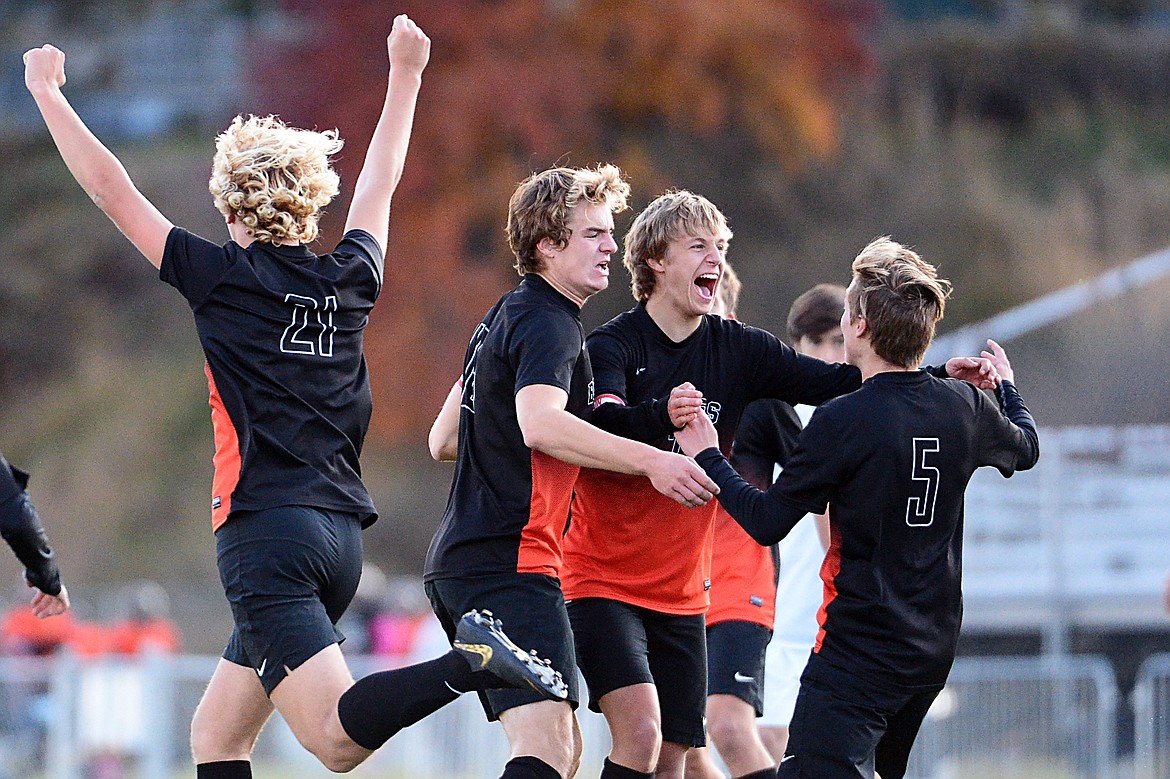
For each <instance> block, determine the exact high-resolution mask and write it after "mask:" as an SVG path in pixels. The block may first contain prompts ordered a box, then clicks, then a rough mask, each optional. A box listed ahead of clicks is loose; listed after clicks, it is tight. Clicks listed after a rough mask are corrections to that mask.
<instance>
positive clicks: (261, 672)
mask: <svg viewBox="0 0 1170 779" xmlns="http://www.w3.org/2000/svg"><path fill="white" fill-rule="evenodd" d="M267 667H268V658H267V657H266V658H264V660H263V661H262V662H261V663H260V667H259V668H257V669H256V675H257V676H263V675H264V669H265V668H267Z"/></svg>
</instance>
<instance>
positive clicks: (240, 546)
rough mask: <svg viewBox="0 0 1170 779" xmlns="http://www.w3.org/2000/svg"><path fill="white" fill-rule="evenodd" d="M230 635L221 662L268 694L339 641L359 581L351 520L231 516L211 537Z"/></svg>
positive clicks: (285, 511) (356, 526) (306, 510)
mask: <svg viewBox="0 0 1170 779" xmlns="http://www.w3.org/2000/svg"><path fill="white" fill-rule="evenodd" d="M215 548H216V557H217V562H218V564H219V578H220V581H221V582H222V583H223V590H224V594H226V595H227V599H228V602H229V603H230V604H231V607H232V618H233V619H234V621H235V629H234V630H233V631H232V637H231V640H230V641H228V645H227V649H225V650H224V653H223V657H224V659H225V660H227V661H229V662H232V663H235V664H236V665H244V666H249V667H251V668H255V669H256V673H257V674H258V675H259V676H260V683H261V684H262V685H264V692H265V693H267V694H269V695H271V694H272V691H273V690H274V689H276V685H278V684H280V682H281V681H283V679H284V677H285V676H286V675H288V672H289V671H292V670H294V669H296V668H297V667H298V666H300V664H301V663H303V662H305V661H306V660H308V659H309V658H310V657H312V656H313V655H315V654H317V653H318V652H320V651H321V650H322V649H324V648H325V647H327V646H329V645H330V644H338V643H341V642H342V641H344V640H345V636H344V635H342V633H341V632H340V631H339V630H337V628H336V627H335V626H336V624H337V620H338V619H340V618H341V615H342V614H343V613H344V612H345V609H346V608H347V607H348V606H349V602H350V601H351V600H353V595H354V593H355V592H356V591H357V586H358V580H359V579H361V576H362V523H361V518H360V517H359V516H358V515H357V514H350V513H346V512H340V511H325V510H322V509H317V508H312V507H309V506H279V507H277V508H271V509H264V510H263V511H237V512H233V513H232V515H231V518H230V519H229V520H228V521H227V522H225V523H224V524H223V525H222V526H221V527H220V528H219V530H217V531H216V533H215Z"/></svg>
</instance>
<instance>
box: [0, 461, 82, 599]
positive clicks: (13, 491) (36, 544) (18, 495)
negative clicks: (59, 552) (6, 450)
mask: <svg viewBox="0 0 1170 779" xmlns="http://www.w3.org/2000/svg"><path fill="white" fill-rule="evenodd" d="M27 481H28V474H26V473H23V472H21V471H17V470H16V469H14V468H12V467H11V466H9V465H8V462H7V461H6V460H5V459H4V456H3V455H0V536H2V537H3V538H4V540H5V542H7V543H8V545H9V546H10V547H12V551H13V552H14V553H15V554H16V558H17V559H18V560H20V563H21V565H23V566H24V579H25V581H26V582H27V583H28V586H29V587H35V588H36V589H37V591H38V592H37V594H36V595H35V596H34V597H33V601H32V606H33V614H35V615H36V616H38V617H49V616H53V615H54V614H60V613H61V612H62V611H64V610H65V609H67V608H68V607H69V595H68V593H66V591H65V587H64V586H63V585H62V584H61V573H60V571H59V570H58V568H57V557H56V555H54V554H53V550H52V549H51V548H49V539H48V537H47V536H46V535H45V528H44V526H43V525H42V524H41V518H40V516H39V515H38V514H37V510H36V508H35V507H34V506H33V505H32V503H31V502H30V501H29V499H28V493H26V492H25V491H24V488H25V484H26V483H27Z"/></svg>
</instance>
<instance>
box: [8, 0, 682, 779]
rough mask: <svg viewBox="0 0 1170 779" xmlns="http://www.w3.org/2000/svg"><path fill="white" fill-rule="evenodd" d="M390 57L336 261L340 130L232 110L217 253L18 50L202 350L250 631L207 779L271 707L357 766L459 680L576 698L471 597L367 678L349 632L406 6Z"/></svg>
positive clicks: (225, 559) (68, 160) (239, 755)
mask: <svg viewBox="0 0 1170 779" xmlns="http://www.w3.org/2000/svg"><path fill="white" fill-rule="evenodd" d="M387 50H388V54H389V76H388V84H387V89H386V97H385V102H384V103H383V107H382V112H381V115H380V116H379V118H378V123H377V126H376V127H375V129H374V134H373V137H372V138H371V140H370V146H369V149H368V150H367V152H366V157H365V163H364V165H363V167H362V170H361V173H360V175H359V176H358V179H357V182H356V184H355V187H354V194H353V199H352V202H351V204H350V209H349V214H348V217H347V219H346V225H345V234H344V236H343V237H342V240H341V242H340V243H339V244H338V245H337V246H336V248H335V249H334V250H333V251H332V252H330V253H328V254H322V255H316V254H314V253H313V252H311V251H310V250H309V248H308V246H307V244H308V243H310V242H311V241H313V240H314V239H315V238H316V236H317V222H318V217H319V215H320V210H321V209H322V208H323V207H324V206H325V205H326V204H327V203H329V201H330V200H332V199H333V197H334V195H336V194H337V191H338V185H339V182H338V177H337V174H336V173H335V172H334V171H333V170H332V167H331V166H330V163H329V158H330V156H331V155H333V154H336V153H337V152H338V151H340V149H341V146H342V143H341V141H340V139H338V137H337V134H336V132H333V131H327V132H314V131H308V130H299V129H296V128H291V127H287V126H285V125H284V124H283V123H282V122H280V121H279V120H278V119H276V118H275V117H263V118H261V117H250V118H248V119H244V118H242V117H237V118H236V120H235V121H234V122H233V123H232V125H231V126H230V127H229V128H228V129H227V130H226V131H225V132H224V133H223V134H221V135H220V136H219V138H218V139H217V141H216V154H215V158H214V161H213V166H212V176H211V181H210V184H209V188H210V190H211V194H212V196H213V198H214V201H215V205H216V208H218V209H219V211H220V212H221V213H222V214H223V215H224V218H225V221H226V222H227V231H228V234H229V235H230V236H231V240H230V241H229V242H228V243H226V244H224V245H222V246H220V245H218V244H215V243H213V242H211V241H207V240H205V239H203V238H200V237H199V236H196V235H193V234H192V233H189V232H187V231H186V230H184V229H182V228H180V227H176V226H174V225H172V224H171V222H170V220H168V219H167V218H166V217H165V216H163V215H162V214H161V213H160V212H159V211H158V209H157V208H155V207H154V205H153V204H152V203H151V202H150V201H149V200H147V199H146V197H145V196H143V195H142V193H140V192H139V191H138V189H137V188H136V187H135V186H134V183H133V182H132V181H131V180H130V177H129V176H128V175H127V173H126V170H125V169H124V168H123V167H122V165H121V163H120V162H119V161H118V159H117V158H116V157H115V156H114V155H113V154H112V153H111V152H110V151H109V150H108V149H106V148H105V147H104V146H103V145H102V144H101V142H100V141H99V140H98V139H97V138H96V137H94V136H93V135H92V134H91V133H90V132H89V130H88V129H87V128H86V126H85V125H84V124H83V123H82V121H81V119H80V118H79V117H78V116H77V114H76V113H75V112H74V111H73V109H72V107H71V106H70V105H69V102H68V101H67V100H66V99H65V96H64V95H63V94H62V92H61V87H62V86H64V84H65V56H64V54H63V53H62V52H60V51H59V50H57V49H55V48H54V47H52V46H48V45H46V46H42V47H41V48H37V49H32V50H30V51H28V52H27V53H26V54H25V55H24V61H25V83H26V85H27V86H28V89H29V91H30V92H31V93H32V95H33V97H34V98H35V100H36V102H37V106H38V108H39V109H40V111H41V115H42V117H43V118H44V120H45V124H46V125H47V126H48V128H49V132H50V134H51V135H52V137H53V140H54V142H55V143H56V144H57V148H58V150H59V151H60V153H61V157H62V158H63V160H64V161H65V164H66V166H67V167H68V168H69V170H70V172H71V173H72V174H73V175H74V177H75V178H76V179H77V181H78V183H79V184H81V186H82V188H83V189H84V190H85V192H86V193H87V194H88V195H89V196H90V197H91V198H92V199H93V201H94V202H95V203H96V204H97V205H98V206H99V207H100V208H101V209H102V210H103V211H104V212H105V213H106V215H107V216H109V217H110V219H111V220H112V221H113V222H114V224H115V225H117V227H118V229H120V230H121V231H122V232H123V233H124V234H125V235H126V237H127V238H129V239H130V241H131V243H133V244H134V246H135V247H137V248H138V250H139V251H140V252H142V254H143V255H145V256H146V258H147V259H148V260H149V261H150V262H151V264H153V265H154V266H155V267H158V268H159V271H160V277H161V278H162V279H163V280H164V281H166V282H167V283H168V284H170V285H172V286H174V287H175V288H176V289H177V290H178V291H179V292H180V293H182V295H183V296H184V297H185V298H186V300H187V302H188V304H189V305H190V307H191V310H192V312H193V313H194V316H195V327H196V331H197V332H198V334H199V339H200V343H201V344H202V346H203V352H204V356H205V357H206V366H205V372H206V374H207V379H208V385H209V388H210V392H211V415H212V422H213V426H214V430H215V442H216V452H215V458H214V464H215V477H214V482H213V485H212V498H211V507H212V526H213V529H214V531H215V536H216V549H217V557H218V564H219V571H220V578H221V581H222V582H223V585H224V590H225V593H226V595H227V598H228V601H229V602H230V603H231V607H232V616H233V618H234V621H235V629H234V630H233V632H232V636H231V638H230V640H229V642H228V645H227V648H226V650H225V651H224V654H223V658H222V659H221V660H220V662H219V664H218V666H217V667H216V670H215V672H214V674H213V675H212V678H211V681H210V683H209V684H208V687H207V690H206V692H205V693H204V695H203V698H202V700H201V701H200V704H199V707H198V709H197V710H196V712H195V717H194V720H193V722H192V724H191V750H192V754H193V756H194V760H195V763H196V772H197V775H198V776H199V777H200V779H245V778H246V777H250V776H251V775H252V774H251V763H250V756H251V752H252V748H253V745H254V744H255V741H256V738H257V736H258V734H259V733H260V729H261V727H263V725H264V723H265V721H267V719H268V717H269V716H270V715H271V713H272V711H273V707H274V706H275V708H276V709H279V711H280V713H281V715H282V716H283V718H284V719H285V721H286V722H287V723H288V725H289V727H290V728H291V729H292V732H293V733H294V734H295V735H296V737H297V739H298V740H299V741H300V742H301V743H302V744H303V745H304V746H305V747H306V748H307V749H308V750H309V751H311V752H312V753H313V754H314V755H316V756H317V757H318V759H320V760H321V762H322V763H323V764H324V765H325V766H326V767H327V768H329V769H330V770H332V771H348V770H350V769H352V768H353V767H355V766H356V765H358V764H359V763H361V762H362V761H363V760H365V759H366V757H368V756H369V755H370V754H372V752H373V750H375V749H377V748H378V747H379V746H380V745H381V744H382V743H384V742H385V741H386V739H388V738H390V736H392V735H393V734H394V733H395V732H397V731H398V730H399V729H401V728H402V727H406V726H407V725H409V724H411V723H413V722H415V721H417V720H418V719H421V718H422V717H425V716H426V715H427V714H429V713H431V712H433V711H435V710H436V709H438V708H439V707H441V706H443V705H445V704H447V703H449V702H451V701H452V700H454V699H455V698H456V697H457V696H458V694H459V692H460V691H470V690H473V689H474V690H479V689H483V688H485V687H496V686H522V687H525V688H537V689H540V690H542V692H543V694H546V695H550V696H554V697H555V696H556V695H558V694H561V695H563V691H561V690H560V689H559V687H557V685H556V684H554V683H553V682H554V681H555V680H553V679H552V678H551V675H550V674H549V673H548V670H547V667H546V666H544V665H543V664H542V663H539V662H538V661H537V660H536V659H535V658H533V657H532V656H531V655H530V654H529V653H527V652H525V651H523V650H520V649H518V648H517V647H515V646H514V645H513V644H511V642H509V641H508V640H507V637H506V636H505V635H504V634H503V633H502V632H501V630H500V625H499V623H498V621H497V620H495V619H493V618H491V617H490V616H489V615H486V614H481V613H479V612H477V611H469V612H468V613H466V614H464V615H461V617H460V620H459V635H458V636H457V637H456V641H455V648H454V649H453V650H452V651H451V652H449V653H447V654H445V655H443V656H442V657H439V658H437V659H435V660H432V661H429V662H426V663H421V664H419V665H416V666H410V667H407V668H402V669H395V670H391V671H383V672H379V673H374V674H370V675H369V676H366V677H364V678H362V679H360V680H358V681H357V682H356V683H355V682H354V680H353V677H352V675H351V674H350V672H349V669H348V668H347V667H346V663H345V660H344V659H343V657H342V654H341V649H340V647H339V645H338V644H339V642H340V641H341V640H343V638H344V637H343V636H342V635H341V633H340V632H338V631H337V629H336V623H337V621H338V619H339V618H340V617H341V615H342V613H343V612H344V611H345V609H346V607H347V606H348V605H349V602H350V600H351V599H352V598H353V595H354V592H355V590H356V588H357V584H358V579H359V578H360V576H361V567H362V566H361V563H362V540H361V532H362V529H363V528H364V527H366V526H369V525H370V524H372V523H373V522H374V520H375V519H376V518H377V512H376V510H375V508H374V504H373V502H372V501H371V499H370V496H369V493H368V492H367V491H366V488H365V486H364V484H363V483H362V480H361V469H360V464H359V461H358V458H359V455H360V453H361V449H362V443H363V440H364V438H365V434H366V430H367V427H368V425H369V421H370V411H371V402H372V401H371V395H370V386H369V378H368V372H367V369H366V362H365V357H364V354H363V351H362V343H363V342H362V336H363V332H364V329H365V326H366V323H367V321H368V318H369V313H370V310H371V309H372V308H373V306H374V302H375V300H376V299H377V297H378V294H379V292H380V291H381V288H382V278H383V266H384V262H383V252H384V250H385V247H386V239H387V235H388V231H389V218H390V200H391V196H392V195H393V193H394V190H395V188H396V187H397V185H398V182H399V180H400V178H401V176H402V171H403V166H404V164H405V161H406V151H407V146H408V142H409V139H410V132H411V126H412V124H413V120H414V109H415V102H416V99H417V96H418V91H419V88H420V85H421V83H422V73H423V70H424V68H425V67H426V64H427V61H428V59H429V56H430V40H429V39H428V38H427V36H426V35H425V34H424V33H423V32H422V30H420V29H419V28H418V27H417V26H416V25H415V24H414V22H412V21H411V20H410V19H409V18H408V17H406V16H404V15H403V16H398V17H397V18H396V19H395V20H394V25H393V29H392V30H391V32H390V35H389V36H388V38H387ZM682 459H686V458H682ZM688 462H689V461H688ZM690 464H691V466H692V467H695V469H696V471H697V470H698V469H697V467H696V466H694V463H693V462H692V463H690ZM698 475H699V477H701V478H703V479H704V480H705V476H703V474H702V472H701V471H699V472H698Z"/></svg>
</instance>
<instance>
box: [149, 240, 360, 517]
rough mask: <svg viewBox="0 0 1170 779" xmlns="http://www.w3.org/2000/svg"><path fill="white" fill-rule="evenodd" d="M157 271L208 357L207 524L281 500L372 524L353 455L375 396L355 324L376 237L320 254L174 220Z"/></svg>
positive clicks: (282, 503)
mask: <svg viewBox="0 0 1170 779" xmlns="http://www.w3.org/2000/svg"><path fill="white" fill-rule="evenodd" d="M159 276H160V278H161V279H162V280H163V281H165V282H167V283H168V284H171V285H172V286H174V287H175V288H176V289H178V290H179V292H181V293H182V294H183V297H185V298H186V299H187V302H188V303H189V304H190V306H191V310H192V312H193V313H194V315H195V328H196V330H197V331H198V333H199V340H200V343H201V344H202V345H203V354H204V356H205V357H206V359H207V365H206V373H207V379H208V385H209V388H210V391H211V416H212V422H213V425H214V428H215V445H216V451H215V480H214V483H213V487H212V500H211V506H212V526H213V528H215V529H218V528H219V526H220V525H222V524H223V523H224V522H225V521H227V520H228V519H229V516H230V514H231V512H232V511H238V510H259V509H266V508H272V507H275V506H288V505H302V506H315V507H317V508H324V509H331V510H338V511H347V512H352V513H355V514H358V515H360V516H361V517H362V522H363V525H366V526H368V525H370V524H371V523H373V522H374V520H375V519H377V512H376V511H375V509H374V504H373V502H372V501H371V500H370V496H369V493H368V492H367V491H366V488H365V485H363V484H362V480H361V466H360V465H359V463H358V457H359V455H360V454H361V449H362V442H363V440H364V439H365V435H366V430H367V428H368V427H369V422H370V411H371V408H372V405H373V404H372V399H371V397H370V382H369V376H368V374H367V371H366V360H365V355H364V354H363V352H362V333H363V331H364V329H365V326H366V323H367V321H368V318H369V312H370V310H371V309H372V308H373V306H374V301H375V300H376V299H377V297H378V293H379V291H380V290H381V286H382V251H381V249H380V248H379V247H378V243H377V241H375V240H374V238H373V237H372V236H371V235H369V234H368V233H366V232H364V231H362V230H351V231H349V232H348V233H346V234H345V236H344V237H343V239H342V241H341V243H339V244H338V245H337V248H336V249H335V250H334V251H333V252H332V253H330V254H323V255H320V256H318V255H314V254H313V253H312V252H310V251H309V250H308V248H307V247H305V246H303V245H298V246H273V245H271V244H264V243H258V242H257V243H252V244H251V245H250V246H248V247H247V248H243V247H241V246H240V245H239V244H237V243H235V242H234V241H231V242H228V243H227V244H225V245H223V246H218V245H216V244H214V243H211V242H210V241H206V240H204V239H202V238H200V237H198V236H196V235H193V234H191V233H189V232H187V231H186V230H183V229H182V228H179V227H176V228H174V229H172V230H171V232H170V234H169V235H168V236H167V244H166V250H165V251H164V253H163V259H162V267H161V268H160V271H159Z"/></svg>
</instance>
